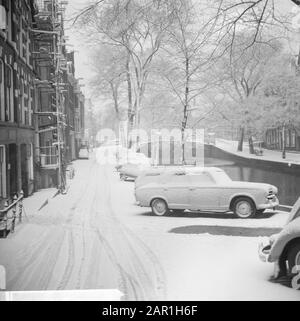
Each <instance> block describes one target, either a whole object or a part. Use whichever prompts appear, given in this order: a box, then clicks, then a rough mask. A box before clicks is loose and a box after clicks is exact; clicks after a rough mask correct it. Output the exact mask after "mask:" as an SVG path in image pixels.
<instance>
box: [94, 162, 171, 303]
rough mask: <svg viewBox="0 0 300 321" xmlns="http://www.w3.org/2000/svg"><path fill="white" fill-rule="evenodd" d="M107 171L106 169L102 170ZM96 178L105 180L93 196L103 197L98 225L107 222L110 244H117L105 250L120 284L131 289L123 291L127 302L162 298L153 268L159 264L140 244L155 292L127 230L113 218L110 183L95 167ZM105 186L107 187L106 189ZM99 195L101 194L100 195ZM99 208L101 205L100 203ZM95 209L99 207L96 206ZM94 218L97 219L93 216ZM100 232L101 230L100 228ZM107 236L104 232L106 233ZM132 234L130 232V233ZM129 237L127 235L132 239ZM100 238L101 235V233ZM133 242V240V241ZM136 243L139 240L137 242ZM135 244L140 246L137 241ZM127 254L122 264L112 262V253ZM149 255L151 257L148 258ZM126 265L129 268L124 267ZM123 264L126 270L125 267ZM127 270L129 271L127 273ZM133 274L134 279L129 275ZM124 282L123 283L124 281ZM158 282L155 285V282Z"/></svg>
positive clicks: (156, 270) (161, 285) (161, 287)
mask: <svg viewBox="0 0 300 321" xmlns="http://www.w3.org/2000/svg"><path fill="white" fill-rule="evenodd" d="M106 169H107V168H106ZM99 174H101V176H100V175H99V177H104V178H105V179H104V180H102V181H103V182H102V183H104V184H106V186H105V188H104V190H103V191H102V190H101V191H99V186H97V194H98V193H100V192H103V194H104V195H103V197H104V203H105V206H104V207H105V208H104V211H103V214H104V217H103V215H102V216H101V217H99V218H98V223H99V226H101V225H102V226H101V227H103V223H104V219H106V220H108V222H107V223H106V224H108V226H109V228H108V229H107V230H109V229H110V230H111V234H112V237H113V239H114V243H115V244H118V245H115V249H113V248H112V247H111V246H109V248H108V250H109V252H110V254H111V253H113V254H114V257H112V255H111V259H112V260H113V262H114V264H116V265H117V266H118V267H119V269H120V271H121V273H122V276H123V280H124V277H125V282H124V281H123V284H125V285H126V286H127V287H128V283H129V284H130V286H131V291H129V290H128V288H127V289H125V293H126V294H127V297H128V299H135V300H137V299H138V300H145V299H148V300H149V299H152V300H153V299H157V298H163V297H165V295H164V293H165V283H164V281H163V280H164V275H163V274H162V273H161V271H162V270H161V269H159V268H158V267H157V266H158V265H159V262H158V260H155V259H154V257H155V255H154V254H153V253H152V252H151V250H150V249H148V248H147V247H146V246H145V245H144V244H143V246H140V247H141V248H142V249H143V250H144V253H143V254H144V255H146V256H147V258H148V259H149V260H150V262H152V263H153V265H154V267H155V268H154V273H155V283H159V286H154V288H155V289H153V282H152V279H151V276H150V274H149V273H148V272H147V268H146V267H145V264H143V262H142V261H141V258H140V255H139V253H137V250H136V246H135V247H133V246H132V238H131V237H130V236H129V233H128V231H127V233H126V230H127V228H126V227H125V226H124V225H123V224H122V223H121V222H120V221H119V220H118V219H117V217H116V215H115V213H114V210H113V208H112V206H111V205H112V204H111V202H112V201H111V187H110V182H109V179H108V177H107V173H106V172H105V168H104V170H103V169H102V170H101V171H100V167H99ZM107 186H108V188H107ZM100 195H101V194H100ZM97 202H99V199H96V202H95V204H96V203H97ZM101 205H102V206H103V204H101ZM96 208H99V207H98V206H96ZM96 219H97V216H96ZM103 229H104V228H103ZM99 233H101V230H100V229H99ZM106 233H107V232H106ZM132 234H134V233H132ZM132 234H131V236H132ZM102 237H103V232H102ZM117 238H118V239H119V240H120V241H119V243H117V242H116V239H117ZM136 239H137V238H136ZM138 240H139V239H138ZM139 243H140V244H141V242H140V240H139ZM122 250H123V252H124V251H125V252H127V253H128V259H129V260H128V259H127V258H126V260H127V261H126V262H124V261H123V262H122V260H120V259H115V257H117V256H118V255H117V254H116V253H118V251H119V253H120V254H121V255H122V254H124V253H121V252H120V251H122ZM150 254H151V255H150ZM128 264H129V266H128ZM126 265H127V269H126V268H125V266H126ZM128 269H129V270H128ZM133 275H135V276H133ZM126 280H127V282H126ZM158 280H159V282H158ZM158 289H159V292H163V294H161V293H157V290H158Z"/></svg>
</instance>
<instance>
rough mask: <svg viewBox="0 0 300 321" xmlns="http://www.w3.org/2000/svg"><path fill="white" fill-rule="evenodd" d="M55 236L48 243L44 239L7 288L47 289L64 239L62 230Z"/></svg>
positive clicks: (47, 240)
mask: <svg viewBox="0 0 300 321" xmlns="http://www.w3.org/2000/svg"><path fill="white" fill-rule="evenodd" d="M57 234H58V235H56V237H55V238H54V239H52V241H50V242H49V239H46V238H45V239H44V241H43V242H42V243H41V244H40V246H39V247H38V248H37V249H36V253H32V254H31V256H30V258H29V259H28V260H27V262H26V263H25V264H24V265H23V266H22V271H21V272H20V273H18V275H17V276H16V277H15V278H14V279H12V280H11V281H10V282H9V284H11V286H9V288H11V289H15V290H19V291H20V290H47V289H48V285H49V283H50V281H51V278H52V276H53V275H52V272H53V270H54V267H55V265H56V258H57V254H58V253H59V252H60V249H61V246H62V244H63V240H64V237H65V232H64V230H61V231H59V232H57ZM50 240H51V239H50ZM36 254H37V255H36Z"/></svg>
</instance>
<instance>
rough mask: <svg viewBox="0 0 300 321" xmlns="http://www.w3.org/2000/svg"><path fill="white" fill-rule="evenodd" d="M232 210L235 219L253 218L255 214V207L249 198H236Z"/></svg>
mask: <svg viewBox="0 0 300 321" xmlns="http://www.w3.org/2000/svg"><path fill="white" fill-rule="evenodd" d="M232 210H233V213H234V215H235V216H236V217H237V218H242V219H246V218H251V217H254V216H255V214H256V206H255V204H254V202H253V201H252V200H251V199H250V198H249V197H239V198H237V199H236V200H235V201H234V203H233V206H232Z"/></svg>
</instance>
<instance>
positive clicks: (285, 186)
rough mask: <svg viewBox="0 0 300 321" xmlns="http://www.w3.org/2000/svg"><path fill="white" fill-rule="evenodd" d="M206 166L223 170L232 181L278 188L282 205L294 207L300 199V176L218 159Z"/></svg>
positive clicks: (211, 159)
mask: <svg viewBox="0 0 300 321" xmlns="http://www.w3.org/2000/svg"><path fill="white" fill-rule="evenodd" d="M205 166H217V167H219V168H222V169H223V170H224V171H225V172H226V173H227V174H228V175H229V176H230V177H231V179H232V180H235V181H248V182H260V183H268V184H272V185H275V186H276V187H278V198H279V201H280V204H281V205H289V206H293V205H294V203H295V202H296V200H297V199H298V198H299V197H300V174H299V172H298V173H282V172H279V171H278V170H272V169H264V168H258V167H249V166H245V165H243V164H238V163H236V162H229V161H224V160H222V159H217V158H208V159H205Z"/></svg>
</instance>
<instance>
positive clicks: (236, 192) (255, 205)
mask: <svg viewBox="0 0 300 321" xmlns="http://www.w3.org/2000/svg"><path fill="white" fill-rule="evenodd" d="M277 192H278V190H277V188H276V187H275V186H272V185H269V184H264V183H250V182H239V181H233V180H231V178H230V177H229V176H228V175H227V174H226V173H225V172H224V171H223V170H222V169H219V168H215V167H201V168H200V167H191V168H186V167H182V168H169V169H168V168H166V169H153V170H149V171H146V172H144V173H143V174H142V175H141V176H139V177H138V178H137V179H136V181H135V197H136V200H137V204H138V205H140V206H142V207H151V208H152V212H153V213H154V214H155V215H159V216H163V215H166V214H168V213H170V211H172V212H173V213H175V212H177V213H181V212H182V213H183V212H184V210H191V211H204V212H219V213H225V212H230V211H233V212H234V214H235V215H236V216H237V217H239V218H243V219H244V218H250V217H254V216H255V215H256V214H261V213H263V212H264V210H265V209H272V208H275V207H276V206H277V205H279V201H278V199H277V197H276V194H277Z"/></svg>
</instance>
